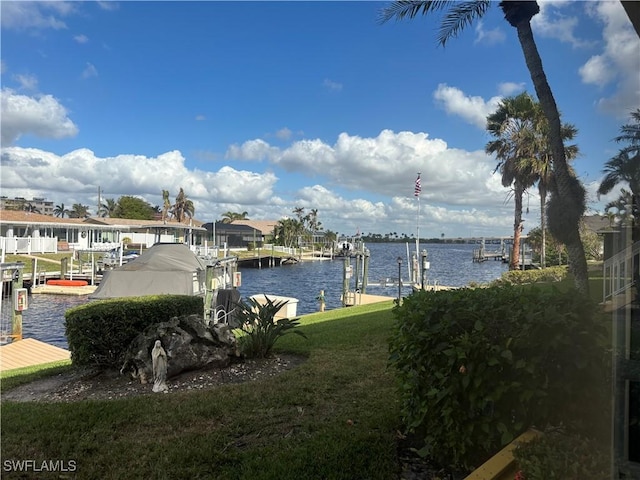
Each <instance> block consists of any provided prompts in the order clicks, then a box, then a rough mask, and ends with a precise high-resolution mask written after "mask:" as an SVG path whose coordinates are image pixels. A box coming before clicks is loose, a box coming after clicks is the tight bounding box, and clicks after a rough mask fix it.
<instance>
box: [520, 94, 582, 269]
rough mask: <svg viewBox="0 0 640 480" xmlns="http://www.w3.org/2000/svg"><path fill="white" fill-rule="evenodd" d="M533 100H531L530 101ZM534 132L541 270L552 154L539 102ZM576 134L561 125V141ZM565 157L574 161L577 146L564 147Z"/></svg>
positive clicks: (551, 180)
mask: <svg viewBox="0 0 640 480" xmlns="http://www.w3.org/2000/svg"><path fill="white" fill-rule="evenodd" d="M532 100H533V99H532ZM533 102H534V103H533V116H534V123H533V127H534V131H533V132H532V134H533V135H532V137H531V142H532V143H533V144H534V145H533V153H534V156H533V157H532V159H531V160H532V165H531V167H532V169H533V173H534V174H535V175H536V177H537V182H538V193H539V194H540V229H541V235H542V239H541V248H540V265H541V266H542V268H544V267H545V266H546V237H547V196H548V194H549V191H550V189H551V188H552V186H553V154H552V152H551V147H550V145H549V135H548V130H549V129H548V125H549V124H548V123H547V119H546V118H545V116H544V113H543V112H542V107H541V106H540V103H539V102H536V101H533ZM577 134H578V129H577V128H576V127H575V126H574V125H571V124H568V123H563V124H562V141H563V143H564V142H566V141H568V140H573V139H574V138H575V136H576V135H577ZM564 150H565V156H566V158H567V160H574V159H575V158H576V157H577V156H578V152H579V149H578V146H577V145H575V144H573V145H566V146H565V149H564ZM569 169H570V170H571V172H572V174H575V173H574V171H573V169H572V167H571V166H569Z"/></svg>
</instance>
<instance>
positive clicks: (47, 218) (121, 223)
mask: <svg viewBox="0 0 640 480" xmlns="http://www.w3.org/2000/svg"><path fill="white" fill-rule="evenodd" d="M188 222H189V221H188V220H187V221H186V222H182V223H178V222H166V223H165V222H163V221H161V220H133V219H130V218H102V217H90V218H59V217H53V216H51V215H43V214H40V213H31V212H26V211H23V210H0V223H4V224H12V225H43V226H47V227H55V226H59V227H81V226H83V225H86V226H87V227H90V226H104V227H112V228H114V227H115V228H118V229H121V230H130V229H132V228H153V227H159V228H167V227H168V228H189V227H191V228H192V229H193V230H198V231H205V230H206V229H204V228H202V222H200V221H197V220H193V221H192V223H193V224H192V225H191V226H190V225H189V223H188Z"/></svg>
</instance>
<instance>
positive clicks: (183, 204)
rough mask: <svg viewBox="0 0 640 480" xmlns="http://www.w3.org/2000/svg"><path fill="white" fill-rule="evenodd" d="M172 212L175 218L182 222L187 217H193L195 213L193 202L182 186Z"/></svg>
mask: <svg viewBox="0 0 640 480" xmlns="http://www.w3.org/2000/svg"><path fill="white" fill-rule="evenodd" d="M172 213H173V216H174V218H175V219H176V220H177V221H178V222H180V223H182V221H183V220H186V218H187V217H189V218H193V214H194V213H195V207H194V205H193V202H192V201H191V200H189V199H188V198H187V195H186V194H185V193H184V190H183V189H182V187H180V191H179V192H178V195H176V203H175V204H174V205H173V209H172Z"/></svg>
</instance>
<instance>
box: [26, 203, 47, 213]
mask: <svg viewBox="0 0 640 480" xmlns="http://www.w3.org/2000/svg"><path fill="white" fill-rule="evenodd" d="M22 209H23V210H24V211H25V212H29V213H42V212H41V211H40V210H39V209H38V207H36V206H35V205H34V204H33V203H31V202H27V203H25V204H24V206H23V207H22Z"/></svg>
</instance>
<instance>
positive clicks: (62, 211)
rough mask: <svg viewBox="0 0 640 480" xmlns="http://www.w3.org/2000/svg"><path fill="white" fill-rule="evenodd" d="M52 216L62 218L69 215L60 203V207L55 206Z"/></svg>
mask: <svg viewBox="0 0 640 480" xmlns="http://www.w3.org/2000/svg"><path fill="white" fill-rule="evenodd" d="M53 214H54V215H55V216H56V217H60V218H64V216H65V215H69V209H67V208H65V207H64V203H61V204H60V205H56V206H55V208H54V209H53Z"/></svg>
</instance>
